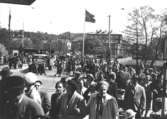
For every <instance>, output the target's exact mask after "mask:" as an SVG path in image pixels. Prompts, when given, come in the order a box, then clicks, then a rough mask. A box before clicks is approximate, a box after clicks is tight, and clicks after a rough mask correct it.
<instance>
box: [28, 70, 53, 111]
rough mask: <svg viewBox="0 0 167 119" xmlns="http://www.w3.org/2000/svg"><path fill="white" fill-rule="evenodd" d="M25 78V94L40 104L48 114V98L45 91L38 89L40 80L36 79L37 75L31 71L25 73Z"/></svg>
mask: <svg viewBox="0 0 167 119" xmlns="http://www.w3.org/2000/svg"><path fill="white" fill-rule="evenodd" d="M25 79H26V83H27V90H26V95H27V96H28V97H30V98H32V99H33V100H34V101H35V102H37V103H38V104H40V105H41V106H42V108H43V110H44V112H45V114H48V112H49V110H50V100H49V96H48V94H47V92H45V91H44V90H40V89H39V88H40V86H41V85H42V82H41V81H40V80H39V79H38V77H37V75H36V74H35V73H32V72H28V73H27V74H25Z"/></svg>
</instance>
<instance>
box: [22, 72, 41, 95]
mask: <svg viewBox="0 0 167 119" xmlns="http://www.w3.org/2000/svg"><path fill="white" fill-rule="evenodd" d="M25 79H26V84H27V93H28V94H30V93H31V92H32V90H38V88H39V87H40V86H41V85H42V82H41V81H40V80H39V79H38V77H37V75H36V74H35V73H32V72H28V73H27V74H25Z"/></svg>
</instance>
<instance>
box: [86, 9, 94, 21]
mask: <svg viewBox="0 0 167 119" xmlns="http://www.w3.org/2000/svg"><path fill="white" fill-rule="evenodd" d="M94 17H95V16H94V15H93V14H91V13H90V12H88V11H87V10H86V11H85V21H86V22H91V23H95V22H96V20H95V18H94Z"/></svg>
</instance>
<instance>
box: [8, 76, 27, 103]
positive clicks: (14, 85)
mask: <svg viewBox="0 0 167 119" xmlns="http://www.w3.org/2000/svg"><path fill="white" fill-rule="evenodd" d="M25 85H26V84H25V78H24V76H23V75H20V74H17V75H13V76H9V77H8V78H7V80H6V83H5V92H6V95H7V97H8V99H9V100H10V101H12V102H16V101H19V100H20V98H21V96H22V95H23V94H24V91H25Z"/></svg>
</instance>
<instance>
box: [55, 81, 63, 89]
mask: <svg viewBox="0 0 167 119" xmlns="http://www.w3.org/2000/svg"><path fill="white" fill-rule="evenodd" d="M59 84H62V86H63V87H64V83H63V82H62V81H58V82H57V83H56V85H55V88H57V86H58V85H59Z"/></svg>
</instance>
